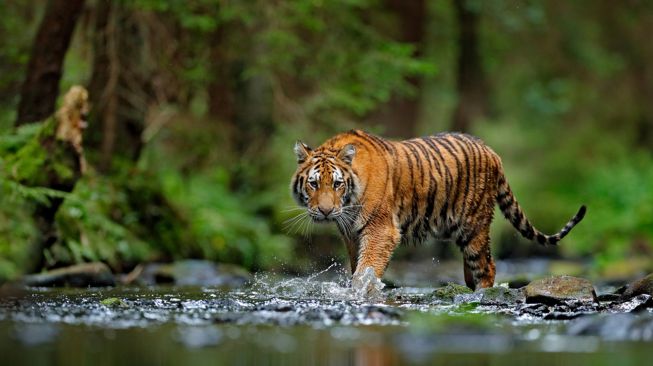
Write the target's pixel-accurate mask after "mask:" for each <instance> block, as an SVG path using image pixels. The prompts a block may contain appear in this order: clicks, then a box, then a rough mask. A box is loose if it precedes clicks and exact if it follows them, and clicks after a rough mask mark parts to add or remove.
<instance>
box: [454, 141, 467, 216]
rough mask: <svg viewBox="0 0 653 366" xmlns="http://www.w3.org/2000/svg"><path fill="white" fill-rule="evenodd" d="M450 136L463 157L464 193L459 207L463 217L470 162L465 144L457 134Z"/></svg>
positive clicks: (465, 207) (465, 206)
mask: <svg viewBox="0 0 653 366" xmlns="http://www.w3.org/2000/svg"><path fill="white" fill-rule="evenodd" d="M452 136H453V138H454V141H453V142H455V143H456V144H457V145H459V146H460V152H461V153H462V154H463V156H464V157H465V192H464V195H463V197H462V201H463V202H462V207H461V208H460V216H461V217H464V216H465V211H466V209H467V199H468V198H469V193H470V192H469V191H470V189H469V176H470V174H471V171H470V164H469V154H468V153H467V150H466V146H465V145H463V143H462V142H460V141H459V140H458V139H457V138H456V136H457V135H452Z"/></svg>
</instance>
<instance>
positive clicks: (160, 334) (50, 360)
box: [0, 270, 653, 366]
mask: <svg viewBox="0 0 653 366" xmlns="http://www.w3.org/2000/svg"><path fill="white" fill-rule="evenodd" d="M432 292H433V288H430V287H400V288H395V289H384V290H383V293H382V296H381V297H379V298H378V299H374V300H366V301H361V300H359V298H358V297H357V296H356V294H354V293H353V292H352V290H351V289H350V288H349V287H347V286H346V276H344V275H342V274H340V273H333V271H331V270H329V271H325V273H317V274H315V275H313V276H309V277H304V278H292V279H287V278H286V279H284V278H278V277H276V276H272V275H258V276H256V279H255V280H254V281H253V283H252V284H251V285H248V286H246V287H243V288H237V289H224V288H215V287H165V286H156V287H117V288H109V289H46V288H36V289H31V290H29V291H26V292H24V293H21V294H15V295H11V296H5V297H4V298H2V299H0V355H1V356H0V357H2V361H1V362H0V363H1V364H3V365H16V364H30V365H41V364H43V365H45V364H62V365H73V364H88V365H110V364H120V365H146V364H162V365H168V364H170V365H173V364H188V365H204V364H207V365H208V364H212V365H213V364H224V365H241V364H242V365H246V364H255V365H265V364H321V365H347V364H360V365H369V364H371V365H394V364H396V365H405V364H443V365H444V364H446V365H452V364H501V365H524V364H526V363H527V362H528V364H529V365H532V366H534V365H540V364H541V365H547V366H548V365H552V364H561V363H575V364H577V363H588V364H592V365H602V364H606V365H607V364H610V365H629V364H633V365H645V364H649V363H650V360H651V357H652V356H653V311H652V310H651V308H645V309H643V310H640V311H638V312H636V313H614V312H611V311H605V310H603V311H600V309H599V310H592V309H589V310H588V309H585V310H583V312H582V313H581V314H576V315H573V316H569V317H567V318H570V319H568V320H547V319H545V317H544V316H541V315H542V314H543V313H542V306H543V305H541V304H520V305H516V306H515V305H512V306H501V305H481V304H480V303H478V302H475V301H474V298H473V296H471V297H467V298H466V299H465V298H463V300H462V301H459V300H460V299H458V300H457V301H454V302H452V303H444V302H442V301H438V300H433V299H432V298H430V297H429V295H430V294H431V293H432ZM538 306H539V308H538ZM538 309H539V310H538ZM627 310H630V309H627ZM552 311H553V310H551V311H549V310H547V309H545V310H544V312H548V313H551V312H552ZM559 318H565V317H564V316H563V317H559Z"/></svg>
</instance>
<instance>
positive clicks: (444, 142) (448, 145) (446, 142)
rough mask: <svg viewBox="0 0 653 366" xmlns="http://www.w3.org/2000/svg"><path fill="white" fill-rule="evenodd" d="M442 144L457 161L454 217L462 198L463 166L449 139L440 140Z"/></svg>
mask: <svg viewBox="0 0 653 366" xmlns="http://www.w3.org/2000/svg"><path fill="white" fill-rule="evenodd" d="M438 142H440V143H441V144H442V146H443V147H444V148H445V149H446V150H447V151H448V152H449V153H450V154H451V156H452V157H453V158H454V160H456V194H455V195H454V196H453V200H451V213H452V215H453V216H455V215H456V211H455V210H456V203H457V202H458V197H459V196H460V193H461V188H462V187H461V184H460V181H461V174H460V173H461V171H462V167H461V166H462V164H461V163H460V160H458V155H457V151H454V150H455V148H454V146H453V144H452V143H451V142H450V141H449V140H447V139H441V140H438Z"/></svg>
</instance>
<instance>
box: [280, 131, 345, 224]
mask: <svg viewBox="0 0 653 366" xmlns="http://www.w3.org/2000/svg"><path fill="white" fill-rule="evenodd" d="M294 150H295V154H296V155H297V164H298V167H297V171H296V172H295V175H294V176H293V178H292V181H291V189H292V194H293V197H294V198H295V200H296V201H297V203H299V204H300V205H301V206H304V207H306V209H307V211H308V214H309V215H310V217H311V218H312V219H313V221H315V222H325V221H338V222H340V220H341V219H351V218H352V214H353V211H354V210H353V209H354V208H355V207H358V206H357V205H354V204H355V203H356V202H357V199H356V195H357V191H356V182H357V178H356V175H355V174H354V172H353V170H352V161H353V159H354V157H355V155H356V147H355V146H354V145H352V144H349V145H345V146H343V147H342V148H340V149H333V148H324V147H320V148H318V149H316V150H312V149H311V148H310V147H308V145H306V144H304V143H303V142H300V141H298V142H297V143H296V144H295V149H294Z"/></svg>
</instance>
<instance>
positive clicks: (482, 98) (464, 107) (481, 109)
mask: <svg viewBox="0 0 653 366" xmlns="http://www.w3.org/2000/svg"><path fill="white" fill-rule="evenodd" d="M454 5H455V10H456V17H457V19H458V29H459V30H458V60H457V64H458V70H457V72H456V87H457V90H458V104H457V106H456V109H455V111H454V115H453V124H452V129H453V130H454V131H460V132H467V131H469V130H470V128H471V126H472V123H473V122H474V120H475V119H477V118H480V117H483V116H485V115H486V114H487V110H488V102H487V90H488V87H487V81H486V78H485V73H484V72H483V65H482V63H481V58H480V55H479V45H478V22H479V16H478V13H477V12H476V11H475V10H474V9H470V8H469V6H468V4H467V1H465V0H454Z"/></svg>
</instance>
